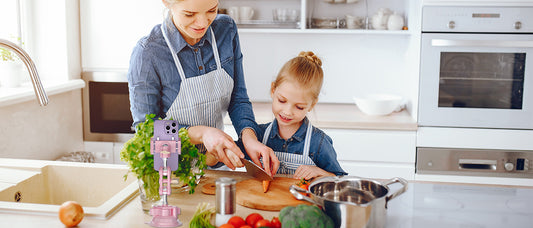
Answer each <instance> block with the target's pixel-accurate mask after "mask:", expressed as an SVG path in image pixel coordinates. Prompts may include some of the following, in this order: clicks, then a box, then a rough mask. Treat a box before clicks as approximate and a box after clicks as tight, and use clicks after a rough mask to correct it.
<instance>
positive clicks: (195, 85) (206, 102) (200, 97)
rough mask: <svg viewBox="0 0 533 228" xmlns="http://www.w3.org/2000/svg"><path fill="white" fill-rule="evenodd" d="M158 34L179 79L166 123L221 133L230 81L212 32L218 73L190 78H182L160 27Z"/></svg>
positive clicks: (164, 33) (231, 80) (229, 98)
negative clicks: (172, 59) (170, 55)
mask: <svg viewBox="0 0 533 228" xmlns="http://www.w3.org/2000/svg"><path fill="white" fill-rule="evenodd" d="M161 30H162V32H163V37H164V38H165V41H166V43H167V45H168V48H169V49H170V52H171V53H172V58H174V63H175V64H176V68H177V69H178V72H179V75H180V77H181V85H180V90H179V92H178V95H177V96H176V99H175V100H174V101H173V102H172V105H171V106H170V108H169V109H168V111H167V113H166V115H167V116H166V119H173V120H177V121H178V122H179V123H180V124H185V125H189V126H198V125H203V126H209V127H215V128H218V129H220V130H224V116H225V115H226V112H227V111H228V107H229V103H230V100H231V93H232V91H233V79H232V78H231V76H229V74H228V73H227V72H226V71H225V70H224V69H223V68H222V64H221V63H220V57H219V54H218V48H217V42H216V39H215V34H214V32H213V30H212V29H211V28H209V31H210V32H211V37H212V39H211V46H212V48H213V55H214V58H215V61H216V63H217V69H216V70H213V71H211V72H209V73H207V74H203V75H199V76H197V77H191V78H186V77H185V72H184V71H183V67H182V65H181V63H180V61H179V59H178V55H177V53H176V52H175V51H174V48H172V45H171V43H170V41H169V39H168V37H167V34H166V32H165V30H164V28H163V24H161ZM201 147H202V148H200V150H201V152H205V148H204V147H203V146H201Z"/></svg>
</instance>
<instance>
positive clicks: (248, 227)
mask: <svg viewBox="0 0 533 228" xmlns="http://www.w3.org/2000/svg"><path fill="white" fill-rule="evenodd" d="M241 228H253V227H252V226H250V225H244V226H241Z"/></svg>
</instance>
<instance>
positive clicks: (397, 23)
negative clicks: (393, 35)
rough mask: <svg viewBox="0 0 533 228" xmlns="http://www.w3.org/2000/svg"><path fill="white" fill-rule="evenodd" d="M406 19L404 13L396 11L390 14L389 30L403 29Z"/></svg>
mask: <svg viewBox="0 0 533 228" xmlns="http://www.w3.org/2000/svg"><path fill="white" fill-rule="evenodd" d="M404 23H405V22H404V20H403V17H402V15H400V14H398V13H396V12H394V13H393V14H392V15H390V16H389V19H388V21H387V29H389V30H402V28H403V26H404Z"/></svg>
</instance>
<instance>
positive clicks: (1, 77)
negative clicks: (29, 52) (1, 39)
mask: <svg viewBox="0 0 533 228" xmlns="http://www.w3.org/2000/svg"><path fill="white" fill-rule="evenodd" d="M24 73H25V70H24V64H23V63H22V62H20V61H18V62H13V61H0V86H1V87H6V88H15V87H19V86H20V83H21V81H22V76H23V74H24Z"/></svg>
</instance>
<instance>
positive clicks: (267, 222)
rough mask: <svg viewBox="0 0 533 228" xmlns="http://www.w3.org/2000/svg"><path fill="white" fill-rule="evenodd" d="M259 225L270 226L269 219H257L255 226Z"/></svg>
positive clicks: (256, 227) (257, 227)
mask: <svg viewBox="0 0 533 228" xmlns="http://www.w3.org/2000/svg"><path fill="white" fill-rule="evenodd" d="M259 227H271V225H270V221H268V220H266V219H261V220H259V221H257V222H256V223H255V228H259Z"/></svg>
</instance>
